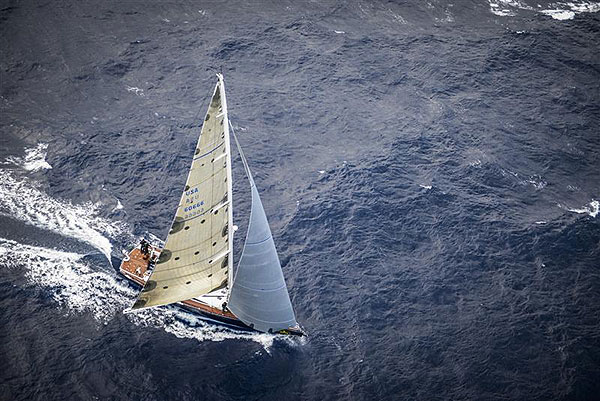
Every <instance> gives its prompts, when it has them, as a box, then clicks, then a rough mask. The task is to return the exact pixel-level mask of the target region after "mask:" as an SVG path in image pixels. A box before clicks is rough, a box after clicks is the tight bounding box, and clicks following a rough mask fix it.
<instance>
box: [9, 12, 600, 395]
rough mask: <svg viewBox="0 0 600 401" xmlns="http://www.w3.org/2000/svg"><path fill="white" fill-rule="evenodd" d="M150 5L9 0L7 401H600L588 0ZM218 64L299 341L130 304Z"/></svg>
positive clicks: (594, 84) (592, 21) (595, 86)
mask: <svg viewBox="0 0 600 401" xmlns="http://www.w3.org/2000/svg"><path fill="white" fill-rule="evenodd" d="M123 3H124V4H123ZM150 3H151V4H147V3H145V2H108V1H107V2H69V1H57V2H50V3H40V2H25V1H6V0H4V1H2V3H1V5H0V43H1V61H0V67H1V68H0V84H1V86H0V111H1V115H0V117H1V119H0V163H1V164H0V366H2V369H0V399H2V400H31V399H43V400H65V399H70V400H71V399H72V400H90V399H110V400H171V399H177V400H195V399H210V400H232V399H239V400H253V399H256V400H258V399H260V400H263V399H278V400H281V399H292V400H293V399H306V400H322V399H327V400H328V399H353V400H354V399H355V400H379V399H384V400H434V399H440V400H446V399H463V400H467V399H469V400H471V399H476V400H500V399H502V400H505V399H510V400H567V399H569V400H570V399H573V400H592V399H594V398H595V396H597V394H600V384H599V383H600V381H599V379H600V270H599V266H600V217H599V216H598V200H599V199H600V178H599V175H598V172H599V170H600V159H599V155H600V131H599V129H598V127H600V49H599V46H598V43H600V13H598V12H597V11H599V10H600V4H599V3H598V2H591V1H575V2H574V3H572V4H570V5H569V4H566V3H552V2H548V1H534V2H531V1H522V2H516V1H501V0H497V1H484V0H477V1H464V2H462V1H461V2H456V3H449V2H446V1H430V2H420V1H403V2H379V1H373V2H367V1H351V2H307V1H300V2H298V1H295V2H283V3H282V2H260V3H257V2H248V3H233V2H226V3H223V4H222V3H220V2H213V3H206V2H202V3H201V2H192V1H188V2H177V3H159V2H150ZM538 5H539V6H538ZM219 71H221V72H223V74H224V76H225V82H226V86H227V95H228V103H229V109H230V118H231V119H232V122H233V125H234V127H235V128H236V132H237V133H238V136H239V138H240V141H241V143H242V146H243V147H244V150H245V152H246V155H247V157H248V159H249V162H250V166H251V168H252V169H253V172H254V175H255V180H256V182H257V185H258V187H259V189H260V191H261V196H262V199H263V202H264V204H265V209H266V211H267V214H268V216H269V218H270V223H271V227H272V230H273V234H274V236H275V241H276V243H277V247H278V251H279V254H280V258H281V261H282V265H283V270H284V275H285V277H286V281H287V284H288V287H289V292H290V296H291V299H292V303H293V304H294V307H295V310H296V315H297V319H298V321H299V322H301V324H302V325H303V327H304V328H305V330H306V331H307V332H308V333H309V337H308V338H307V339H305V340H297V339H294V340H289V339H273V337H271V336H268V335H259V334H244V333H236V332H231V331H228V330H225V329H223V328H218V327H214V326H211V325H207V324H204V323H202V322H200V321H197V319H195V318H194V316H193V315H191V314H189V313H186V312H182V311H179V310H177V309H176V308H163V309H162V310H155V311H150V312H144V313H141V314H138V315H123V314H122V313H121V311H122V310H123V309H125V308H127V307H128V306H130V305H131V303H132V302H133V300H134V298H135V294H136V291H137V289H136V288H135V287H134V286H133V285H131V284H129V283H127V282H126V281H125V280H124V279H123V278H121V277H120V276H119V275H118V273H117V271H116V270H115V267H116V266H118V263H119V259H120V255H121V250H123V249H129V247H131V246H132V244H134V243H135V242H136V241H138V239H139V238H140V237H141V236H147V237H152V236H155V237H158V238H164V237H165V235H166V232H167V227H168V226H169V224H170V222H171V219H172V216H173V212H174V210H175V207H176V204H177V201H178V199H179V196H180V191H181V189H182V186H183V183H184V181H185V177H186V175H187V169H188V167H189V164H190V160H191V155H192V152H193V146H194V144H195V142H196V140H197V135H198V133H199V130H200V126H201V116H202V115H203V114H204V112H205V110H206V107H207V106H208V101H209V97H210V94H211V92H212V89H213V87H214V84H215V82H216V78H215V75H214V74H215V72H219ZM199 116H200V117H199ZM236 158H237V159H236V160H235V163H234V164H236V165H235V167H234V178H235V179H236V181H235V184H234V192H235V193H234V202H235V203H234V204H235V209H234V210H235V212H234V213H235V218H236V224H239V225H240V231H238V236H237V239H236V241H235V244H236V246H237V249H238V252H239V249H240V245H241V243H242V241H243V233H244V230H245V227H246V224H247V218H246V220H244V218H245V216H246V213H247V212H248V209H249V202H250V193H249V191H248V186H247V183H246V182H245V178H244V176H243V169H242V166H241V163H239V158H238V157H237V156H236ZM50 167H51V168H50ZM239 233H242V234H239ZM107 257H108V259H111V261H112V265H111V264H109V263H108V259H107Z"/></svg>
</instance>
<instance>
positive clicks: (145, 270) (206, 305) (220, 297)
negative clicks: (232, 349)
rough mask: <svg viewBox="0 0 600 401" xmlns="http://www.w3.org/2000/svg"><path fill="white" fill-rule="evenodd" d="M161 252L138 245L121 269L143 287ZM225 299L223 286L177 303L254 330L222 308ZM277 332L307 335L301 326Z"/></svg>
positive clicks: (152, 247) (226, 322) (233, 324)
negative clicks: (147, 253)
mask: <svg viewBox="0 0 600 401" xmlns="http://www.w3.org/2000/svg"><path fill="white" fill-rule="evenodd" d="M160 252H161V249H160V248H158V247H155V246H152V245H150V254H149V255H144V254H143V253H142V251H141V249H140V247H139V246H138V247H137V248H134V249H133V250H132V251H131V252H130V253H129V255H128V256H126V257H125V258H124V259H123V261H122V262H121V267H120V268H119V271H120V272H121V274H123V275H124V276H125V277H127V278H128V279H129V280H131V281H133V282H135V283H136V284H139V285H141V286H142V287H143V286H144V284H146V281H147V280H148V278H149V277H150V274H151V273H152V270H151V269H150V262H151V261H153V260H158V257H159V256H160ZM225 299H226V291H225V289H224V288H221V289H217V290H215V291H213V292H211V293H209V294H205V295H202V296H200V297H197V298H192V299H188V300H185V301H181V302H178V303H177V304H178V305H180V306H182V307H184V308H186V309H189V310H191V311H193V312H196V313H199V314H200V315H202V316H204V318H205V319H208V320H210V321H213V322H214V321H216V322H217V323H221V324H225V325H227V326H234V327H235V328H236V329H238V330H239V329H241V330H253V329H252V328H250V327H248V326H246V325H245V324H244V323H243V322H242V321H241V320H239V319H238V318H237V317H236V316H235V315H234V314H233V313H231V312H230V311H229V310H223V309H222V307H221V305H222V302H223V301H224V300H225ZM277 333H278V334H288V335H296V336H302V335H305V334H304V332H303V331H302V329H301V328H300V327H290V328H288V329H286V330H280V331H278V332H277Z"/></svg>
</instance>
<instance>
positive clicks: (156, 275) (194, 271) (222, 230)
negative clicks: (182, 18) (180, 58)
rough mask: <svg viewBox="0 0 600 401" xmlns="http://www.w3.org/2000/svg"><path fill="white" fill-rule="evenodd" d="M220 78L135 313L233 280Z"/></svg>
mask: <svg viewBox="0 0 600 401" xmlns="http://www.w3.org/2000/svg"><path fill="white" fill-rule="evenodd" d="M218 78H219V81H218V82H217V85H216V87H215V91H214V93H213V96H212V99H211V102H210V105H209V108H208V112H207V113H206V117H205V119H204V124H203V125H202V131H201V134H200V138H199V139H198V144H197V146H196V150H195V153H194V159H193V161H192V166H191V169H190V172H189V175H188V178H187V181H186V185H185V190H184V191H183V194H182V196H181V201H180V202H179V206H178V208H177V212H176V214H175V219H174V220H173V224H172V226H171V230H170V232H169V234H168V236H167V239H166V241H165V247H164V249H163V251H162V253H161V254H160V257H159V259H158V261H157V263H156V267H155V268H154V271H153V272H152V275H151V276H150V278H149V279H148V281H147V282H146V285H145V286H144V288H143V289H142V292H141V293H140V295H139V296H138V299H137V301H136V302H135V304H134V306H133V308H132V309H141V308H147V307H150V306H158V305H166V304H170V303H173V302H178V301H183V300H187V299H190V298H193V297H197V296H199V295H202V294H206V293H208V292H211V291H213V290H215V289H217V288H220V287H223V286H225V285H227V284H228V281H229V282H230V281H231V280H228V277H230V274H231V266H232V263H233V255H232V251H231V250H232V246H231V244H232V241H231V236H232V230H231V225H232V216H233V215H232V209H231V151H230V149H231V147H230V143H229V120H228V118H227V102H226V99H225V88H224V84H223V77H222V76H221V75H220V74H218Z"/></svg>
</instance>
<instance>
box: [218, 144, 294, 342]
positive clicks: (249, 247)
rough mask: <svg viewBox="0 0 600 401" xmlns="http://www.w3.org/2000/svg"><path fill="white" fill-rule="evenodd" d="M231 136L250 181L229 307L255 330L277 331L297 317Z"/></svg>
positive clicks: (255, 192) (262, 214) (264, 219)
mask: <svg viewBox="0 0 600 401" xmlns="http://www.w3.org/2000/svg"><path fill="white" fill-rule="evenodd" d="M233 135H234V138H235V141H236V144H237V146H238V150H239V152H240V156H241V158H242V162H243V163H244V168H245V169H246V174H247V175H248V180H249V181H250V188H251V190H252V209H251V212H250V222H249V224H248V233H247V235H246V242H245V244H244V249H243V251H242V256H241V258H240V262H239V264H238V268H237V272H236V275H235V278H234V280H233V285H232V287H231V292H230V294H229V302H228V308H229V309H230V310H231V312H233V314H234V315H236V316H237V317H238V318H239V319H240V320H241V321H242V322H244V323H245V324H247V325H248V326H250V327H252V328H254V329H255V330H258V331H262V332H276V331H278V330H283V329H287V328H289V327H294V326H297V323H296V317H295V315H294V309H293V308H292V303H291V302H290V296H289V294H288V291H287V287H286V285H285V280H284V278H283V272H282V270H281V264H280V262H279V256H278V255H277V250H276V249H275V243H274V242H273V236H272V235H271V229H270V228H269V222H268V221H267V216H266V215H265V211H264V209H263V205H262V202H261V201H260V196H259V194H258V190H257V189H256V185H255V184H254V179H253V178H252V173H251V172H250V169H249V167H248V163H247V162H246V158H245V157H244V153H243V151H242V149H241V147H240V144H239V142H238V140H237V137H235V133H233Z"/></svg>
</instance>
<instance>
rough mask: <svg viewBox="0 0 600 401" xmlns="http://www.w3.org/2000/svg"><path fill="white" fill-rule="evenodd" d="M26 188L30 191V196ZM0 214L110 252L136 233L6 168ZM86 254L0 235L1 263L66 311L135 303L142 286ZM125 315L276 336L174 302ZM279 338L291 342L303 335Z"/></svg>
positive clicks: (180, 328)
mask: <svg viewBox="0 0 600 401" xmlns="http://www.w3.org/2000/svg"><path fill="white" fill-rule="evenodd" d="M23 194H27V200H26V201H23ZM0 214H3V215H6V216H9V217H12V218H16V219H18V220H20V221H23V222H25V223H27V224H30V225H33V226H36V227H39V228H42V229H46V230H50V231H53V232H56V233H59V234H62V235H65V236H67V237H71V238H75V239H77V240H80V241H84V242H86V243H88V244H90V245H92V246H94V247H96V248H98V249H100V250H101V251H102V252H103V253H104V254H105V255H106V256H107V257H108V258H110V252H111V249H112V245H111V239H112V240H115V239H116V237H117V236H121V237H122V236H127V237H131V238H134V236H133V234H131V233H129V232H128V231H127V226H126V225H125V224H123V223H120V222H113V221H110V220H109V219H106V218H103V217H100V216H99V215H98V211H97V207H96V206H94V205H92V204H84V205H74V204H72V203H70V202H68V201H61V200H57V199H53V198H52V197H50V196H48V195H47V194H45V193H43V192H41V191H39V190H37V189H36V188H35V183H34V182H32V181H29V180H28V179H23V180H22V181H19V180H17V179H15V178H14V177H13V176H12V175H11V174H10V173H9V172H8V171H4V170H0ZM84 256H85V255H83V254H78V253H74V252H66V251H63V250H58V249H51V248H45V247H40V246H33V245H25V244H21V243H18V242H16V241H13V240H10V239H4V238H0V266H1V267H4V268H10V269H20V270H22V271H23V274H24V276H25V278H26V280H27V281H28V282H29V283H30V284H33V285H37V286H39V287H41V288H43V289H44V291H47V292H48V293H49V294H50V295H51V296H52V298H53V299H54V300H55V301H56V302H57V303H58V304H59V305H61V306H63V307H65V310H66V312H67V313H89V314H90V315H92V316H93V318H94V319H95V320H97V321H98V322H100V323H102V324H107V323H108V322H109V321H110V320H111V319H114V318H115V317H116V316H121V312H122V311H123V310H124V309H126V308H128V307H130V306H131V305H132V303H133V301H134V300H135V296H136V294H137V291H138V290H137V289H134V287H133V286H132V285H130V284H129V283H128V282H127V281H126V280H125V278H122V277H121V276H119V275H118V273H117V272H115V271H114V270H112V269H105V270H102V267H101V266H94V263H93V261H86V260H84ZM124 316H126V318H127V319H128V320H129V321H131V322H132V323H133V324H135V325H137V326H140V327H149V328H157V329H162V330H164V331H166V332H168V333H170V334H173V335H175V336H177V337H179V338H189V339H196V340H198V341H206V340H210V341H222V340H226V339H243V340H250V341H255V342H257V343H260V344H261V345H262V346H263V347H264V348H265V349H266V350H267V351H268V350H269V348H270V347H271V346H272V344H273V341H274V339H275V337H274V336H272V335H269V334H260V333H251V332H238V331H233V330H229V329H226V328H224V327H221V326H217V325H213V324H209V323H206V322H204V321H202V320H200V319H199V318H198V317H196V315H194V314H193V313H190V312H187V311H185V310H182V309H180V308H178V307H175V306H169V307H161V308H156V309H150V310H145V311H140V312H138V313H130V314H127V315H124ZM281 340H282V341H286V342H288V343H289V344H291V345H293V344H298V343H302V341H305V340H297V339H291V338H290V339H288V338H282V339H281Z"/></svg>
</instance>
